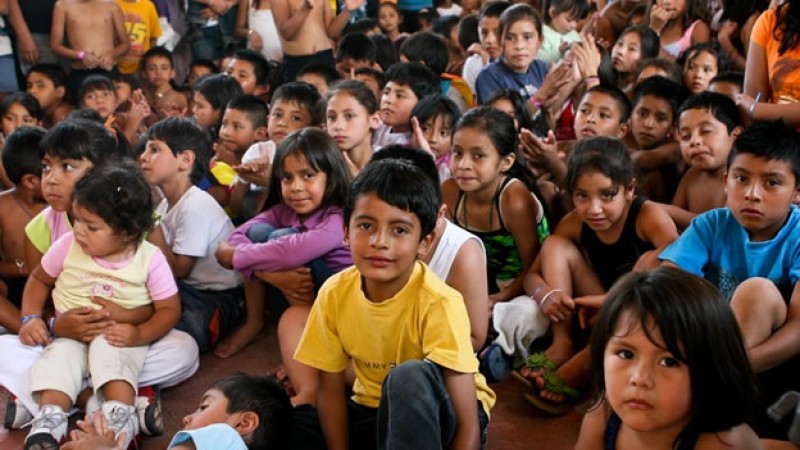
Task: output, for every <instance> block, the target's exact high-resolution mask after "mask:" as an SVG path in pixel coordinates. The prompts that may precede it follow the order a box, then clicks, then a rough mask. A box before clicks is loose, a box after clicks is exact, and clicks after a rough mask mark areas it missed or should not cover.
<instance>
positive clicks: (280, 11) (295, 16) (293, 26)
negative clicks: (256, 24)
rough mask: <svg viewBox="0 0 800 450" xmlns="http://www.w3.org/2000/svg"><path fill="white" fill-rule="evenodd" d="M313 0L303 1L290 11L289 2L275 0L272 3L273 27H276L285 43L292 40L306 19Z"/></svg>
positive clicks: (286, 0)
mask: <svg viewBox="0 0 800 450" xmlns="http://www.w3.org/2000/svg"><path fill="white" fill-rule="evenodd" d="M312 1H313V0H305V1H304V2H303V4H302V5H301V6H300V7H299V8H297V9H296V10H294V11H292V8H291V6H289V0H277V1H274V2H272V4H271V6H272V17H274V18H275V25H277V26H278V33H280V34H281V37H282V38H283V39H285V40H287V41H292V40H294V38H295V37H297V33H298V32H299V31H300V28H302V27H303V24H304V23H305V21H306V20H307V19H308V15H309V13H310V12H311V8H312V7H313V3H312Z"/></svg>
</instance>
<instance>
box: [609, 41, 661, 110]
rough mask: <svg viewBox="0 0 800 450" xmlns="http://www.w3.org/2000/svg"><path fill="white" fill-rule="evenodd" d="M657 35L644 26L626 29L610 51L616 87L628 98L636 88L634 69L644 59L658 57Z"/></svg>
mask: <svg viewBox="0 0 800 450" xmlns="http://www.w3.org/2000/svg"><path fill="white" fill-rule="evenodd" d="M658 42H659V41H658V35H657V34H656V33H654V32H653V30H651V29H650V28H647V27H645V26H638V27H628V28H626V29H625V31H623V32H622V35H621V36H620V37H619V39H617V42H616V43H615V44H614V48H613V49H612V50H611V61H612V64H613V72H614V75H615V77H616V85H617V87H618V88H620V89H622V91H623V92H625V93H626V94H628V95H629V96H630V95H631V94H632V93H633V89H634V87H635V86H636V83H635V81H636V67H637V64H639V61H641V60H643V59H645V58H654V57H655V56H657V55H658Z"/></svg>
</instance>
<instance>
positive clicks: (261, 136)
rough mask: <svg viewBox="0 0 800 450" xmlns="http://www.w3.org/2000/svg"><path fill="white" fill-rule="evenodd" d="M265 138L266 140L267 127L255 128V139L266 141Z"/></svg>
mask: <svg viewBox="0 0 800 450" xmlns="http://www.w3.org/2000/svg"><path fill="white" fill-rule="evenodd" d="M266 140H267V127H258V128H256V141H266Z"/></svg>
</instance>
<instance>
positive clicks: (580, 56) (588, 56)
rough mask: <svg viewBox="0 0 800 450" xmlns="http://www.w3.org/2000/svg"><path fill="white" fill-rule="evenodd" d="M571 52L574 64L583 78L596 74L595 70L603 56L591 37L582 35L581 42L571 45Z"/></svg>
mask: <svg viewBox="0 0 800 450" xmlns="http://www.w3.org/2000/svg"><path fill="white" fill-rule="evenodd" d="M572 53H573V54H574V55H575V64H576V65H577V66H578V69H579V70H580V72H581V78H582V79H583V80H586V78H588V77H595V76H597V70H598V68H599V67H600V62H601V61H602V59H603V57H602V55H601V54H600V49H598V48H597V44H595V42H594V39H593V38H592V37H590V36H584V41H583V43H581V44H580V45H574V46H572Z"/></svg>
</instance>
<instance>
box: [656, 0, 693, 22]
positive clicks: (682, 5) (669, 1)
mask: <svg viewBox="0 0 800 450" xmlns="http://www.w3.org/2000/svg"><path fill="white" fill-rule="evenodd" d="M656 4H657V5H658V6H660V7H662V8H664V9H666V10H667V12H669V18H670V19H676V18H678V17H679V16H680V15H681V14H683V11H684V10H685V9H686V0H656Z"/></svg>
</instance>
